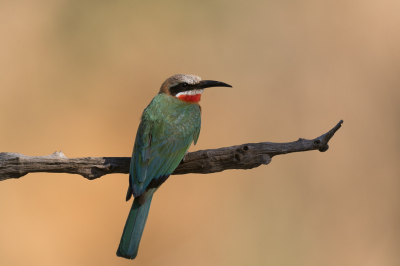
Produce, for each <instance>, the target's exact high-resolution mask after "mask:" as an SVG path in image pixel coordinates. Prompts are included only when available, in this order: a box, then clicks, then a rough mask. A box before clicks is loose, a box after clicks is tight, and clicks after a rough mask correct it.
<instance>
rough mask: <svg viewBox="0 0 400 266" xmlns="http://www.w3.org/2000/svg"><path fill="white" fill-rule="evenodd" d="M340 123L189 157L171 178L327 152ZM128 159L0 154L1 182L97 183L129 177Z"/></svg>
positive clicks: (246, 167)
mask: <svg viewBox="0 0 400 266" xmlns="http://www.w3.org/2000/svg"><path fill="white" fill-rule="evenodd" d="M342 123H343V120H341V121H340V122H339V123H338V124H337V125H336V126H335V127H334V128H332V129H331V130H329V131H328V132H327V133H325V134H323V135H321V136H319V137H317V138H315V139H312V140H307V139H302V138H300V139H298V140H297V141H294V142H288V143H272V142H261V143H248V144H242V145H237V146H232V147H225V148H219V149H213V150H201V151H195V152H191V153H188V154H187V155H186V157H185V158H184V160H182V162H181V164H180V165H179V166H178V168H176V170H175V171H174V172H173V175H183V174H189V173H198V174H210V173H216V172H221V171H224V170H228V169H251V168H255V167H258V166H260V165H262V164H264V165H266V164H269V163H270V162H271V158H272V157H273V156H276V155H280V154H287V153H292V152H300V151H311V150H319V151H321V152H324V151H326V150H328V148H329V146H328V142H329V140H330V139H331V138H332V137H333V135H334V134H335V132H336V131H337V130H338V129H339V128H340V127H341V125H342ZM130 160H131V158H130V157H84V158H67V157H65V155H64V154H63V153H62V152H55V153H53V154H52V155H48V156H25V155H22V154H19V153H8V152H3V153H0V181H2V180H6V179H11V178H20V177H22V176H24V175H26V174H28V173H37V172H48V173H68V174H79V175H82V176H83V177H85V178H87V179H90V180H92V179H96V178H99V177H101V176H103V175H106V174H117V173H122V174H127V173H129V164H130Z"/></svg>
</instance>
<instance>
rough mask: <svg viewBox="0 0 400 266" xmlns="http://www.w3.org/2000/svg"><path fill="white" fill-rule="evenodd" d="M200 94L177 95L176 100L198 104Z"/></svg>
mask: <svg viewBox="0 0 400 266" xmlns="http://www.w3.org/2000/svg"><path fill="white" fill-rule="evenodd" d="M200 98H201V93H199V94H195V95H179V96H178V99H179V100H181V101H184V102H187V103H198V102H200Z"/></svg>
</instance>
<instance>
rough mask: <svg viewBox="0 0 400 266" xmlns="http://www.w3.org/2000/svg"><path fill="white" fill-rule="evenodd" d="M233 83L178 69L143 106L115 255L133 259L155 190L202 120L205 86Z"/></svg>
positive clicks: (175, 162)
mask: <svg viewBox="0 0 400 266" xmlns="http://www.w3.org/2000/svg"><path fill="white" fill-rule="evenodd" d="M210 87H232V86H230V85H228V84H226V83H223V82H219V81H213V80H201V78H200V77H198V76H195V75H182V74H178V75H175V76H172V77H170V78H169V79H167V80H166V81H165V82H164V83H163V84H162V85H161V89H160V92H159V93H158V94H157V95H156V96H155V97H154V98H153V100H152V101H151V102H150V104H149V105H148V106H147V107H146V109H144V112H143V115H142V118H141V122H140V125H139V129H138V131H137V134H136V140H135V145H134V147H133V153H132V159H131V164H130V170H129V188H128V193H127V195H126V200H127V201H128V200H129V199H130V198H131V197H132V195H133V196H134V200H133V204H132V207H131V210H130V212H129V216H128V219H127V221H126V224H125V228H124V232H123V234H122V237H121V242H120V244H119V247H118V251H117V256H120V257H124V258H127V259H134V258H136V256H137V253H138V249H139V243H140V239H141V238H142V234H143V230H144V226H145V224H146V220H147V216H148V214H149V209H150V204H151V200H152V198H153V194H154V192H156V191H157V189H158V188H159V187H160V186H161V185H162V184H163V183H164V182H165V181H166V180H167V179H168V177H169V176H170V175H171V174H172V172H173V171H174V170H175V168H176V167H177V166H178V165H179V163H180V162H181V160H182V159H183V157H184V156H185V154H186V152H187V150H188V149H189V147H190V145H191V144H192V142H194V144H196V142H197V140H198V138H199V134H200V126H201V118H200V114H201V110H200V105H199V102H200V98H201V95H202V93H203V91H204V89H205V88H210Z"/></svg>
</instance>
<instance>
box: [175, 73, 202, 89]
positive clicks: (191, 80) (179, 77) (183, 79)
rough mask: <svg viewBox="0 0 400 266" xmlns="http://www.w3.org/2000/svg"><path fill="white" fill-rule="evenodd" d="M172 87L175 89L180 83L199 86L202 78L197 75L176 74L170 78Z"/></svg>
mask: <svg viewBox="0 0 400 266" xmlns="http://www.w3.org/2000/svg"><path fill="white" fill-rule="evenodd" d="M169 80H170V86H171V87H173V86H175V85H177V84H179V83H187V84H190V85H195V84H199V82H200V81H201V78H200V77H199V76H196V75H183V74H176V75H174V76H172V77H170V78H169Z"/></svg>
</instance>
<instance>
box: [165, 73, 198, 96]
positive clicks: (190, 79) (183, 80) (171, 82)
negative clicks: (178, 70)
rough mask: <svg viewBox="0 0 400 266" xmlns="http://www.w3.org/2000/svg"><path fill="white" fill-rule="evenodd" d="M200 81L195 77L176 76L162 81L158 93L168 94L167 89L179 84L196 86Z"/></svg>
mask: <svg viewBox="0 0 400 266" xmlns="http://www.w3.org/2000/svg"><path fill="white" fill-rule="evenodd" d="M200 81H201V78H200V77H199V76H196V75H184V74H176V75H173V76H172V77H170V78H167V80H166V81H164V83H163V84H162V85H161V88H160V92H159V93H165V94H170V93H169V88H171V87H173V86H176V85H177V84H179V83H187V84H190V85H196V84H199V83H200Z"/></svg>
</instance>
